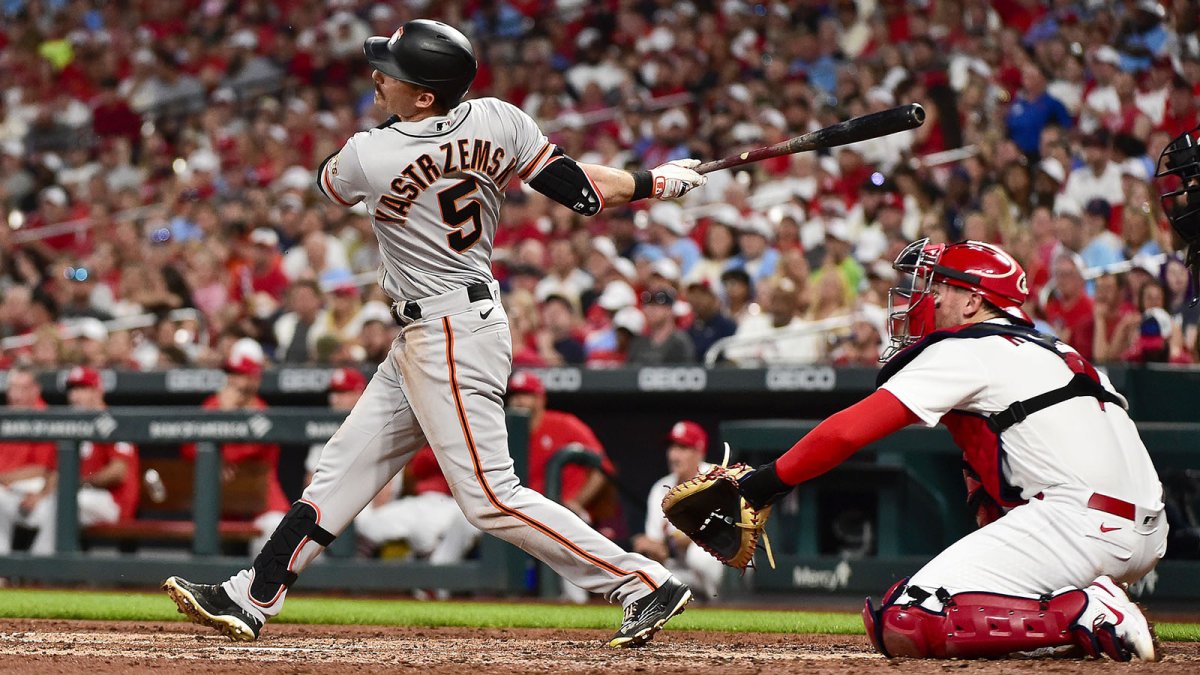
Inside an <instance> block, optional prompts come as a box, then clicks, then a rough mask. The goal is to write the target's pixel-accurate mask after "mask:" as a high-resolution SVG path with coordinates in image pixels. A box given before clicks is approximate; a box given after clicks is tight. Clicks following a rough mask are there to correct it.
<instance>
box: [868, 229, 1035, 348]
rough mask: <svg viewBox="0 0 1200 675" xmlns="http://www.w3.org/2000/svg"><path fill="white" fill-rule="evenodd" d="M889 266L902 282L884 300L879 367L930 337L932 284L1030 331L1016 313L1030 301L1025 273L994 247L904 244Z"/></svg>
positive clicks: (976, 243) (967, 243)
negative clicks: (886, 341)
mask: <svg viewBox="0 0 1200 675" xmlns="http://www.w3.org/2000/svg"><path fill="white" fill-rule="evenodd" d="M892 266H893V267H895V268H896V270H897V271H899V272H900V273H901V278H900V282H899V284H898V285H897V286H896V287H895V288H893V289H892V290H891V292H890V293H889V294H888V328H889V332H890V340H891V344H890V345H889V346H888V349H887V350H885V352H884V354H883V357H882V358H881V360H882V361H886V360H888V359H890V358H891V357H892V356H893V355H894V354H895V353H896V352H898V351H900V350H901V349H903V348H905V347H907V346H908V345H910V344H912V343H914V342H916V341H917V340H920V339H921V338H923V337H925V336H926V335H928V334H929V333H931V332H933V330H934V329H935V325H934V311H933V310H934V301H933V299H932V294H931V292H930V291H931V287H932V286H933V284H934V283H944V284H948V285H950V286H958V287H959V288H965V289H967V290H970V291H973V292H975V293H979V294H980V295H982V296H983V299H984V300H986V301H987V302H988V303H989V304H991V305H993V306H994V307H995V308H996V309H999V310H1000V311H1002V312H1004V313H1005V314H1006V315H1007V316H1008V318H1010V319H1012V320H1013V321H1016V322H1017V323H1021V324H1024V325H1027V326H1032V325H1033V322H1032V321H1030V319H1029V317H1028V316H1027V315H1026V314H1025V312H1024V311H1023V310H1022V309H1021V305H1023V304H1024V303H1025V299H1026V298H1028V297H1029V285H1028V283H1027V281H1026V278H1025V270H1024V269H1022V268H1021V265H1020V263H1018V262H1017V261H1016V259H1014V258H1013V257H1012V256H1011V255H1009V254H1008V253H1006V252H1005V251H1004V250H1003V249H1001V248H1000V247H999V246H995V245H993V244H988V243H984V242H980V241H964V242H960V243H957V244H950V245H946V244H930V243H929V240H928V239H922V240H920V241H916V242H913V243H912V244H909V245H908V246H907V247H906V248H905V249H904V250H903V251H902V252H901V253H900V255H899V256H898V257H897V258H896V262H895V263H893V265H892Z"/></svg>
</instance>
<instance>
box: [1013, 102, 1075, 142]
mask: <svg viewBox="0 0 1200 675" xmlns="http://www.w3.org/2000/svg"><path fill="white" fill-rule="evenodd" d="M1005 121H1006V122H1007V123H1008V137H1009V138H1011V139H1012V140H1013V142H1014V143H1016V144H1017V147H1018V148H1020V149H1021V152H1024V153H1035V152H1037V150H1038V143H1039V141H1041V138H1042V129H1044V128H1045V127H1046V125H1047V124H1050V123H1051V122H1053V123H1055V124H1058V125H1059V126H1060V127H1062V128H1064V129H1070V128H1071V113H1069V112H1067V107H1066V106H1065V105H1063V103H1062V101H1060V100H1058V99H1056V98H1054V97H1053V96H1051V95H1050V94H1047V93H1043V94H1042V95H1041V96H1039V97H1037V98H1035V99H1033V100H1032V101H1030V100H1028V99H1026V98H1024V97H1023V96H1020V95H1018V96H1017V98H1016V100H1014V101H1013V104H1012V107H1011V108H1009V110H1008V116H1007V118H1006V120H1005Z"/></svg>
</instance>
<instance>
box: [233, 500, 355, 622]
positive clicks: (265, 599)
mask: <svg viewBox="0 0 1200 675" xmlns="http://www.w3.org/2000/svg"><path fill="white" fill-rule="evenodd" d="M320 517H321V516H320V512H319V511H317V508H316V507H315V506H313V505H312V504H310V503H308V502H306V501H298V502H296V503H295V504H292V508H291V509H289V510H288V512H287V515H285V516H284V517H283V520H282V521H280V523H279V527H276V528H275V532H274V533H272V534H271V538H270V539H269V540H267V544H266V546H263V550H262V551H260V552H259V554H258V557H256V558H255V559H254V567H253V569H254V581H253V582H251V584H250V599H251V600H253V601H254V602H255V603H257V604H260V605H262V606H264V607H268V606H270V605H273V604H275V601H276V600H278V599H279V596H280V594H282V593H283V590H284V589H285V588H290V587H291V585H292V584H293V583H295V582H296V579H297V577H298V575H297V574H296V572H294V571H293V570H294V569H296V565H297V562H298V561H297V558H298V557H299V556H300V551H301V549H303V548H304V546H305V544H307V543H309V542H313V543H314V544H317V545H318V546H322V547H325V546H329V545H330V544H332V543H333V540H334V539H335V538H336V536H335V535H334V534H332V533H330V532H329V531H328V530H326V529H325V528H323V527H321V526H320V525H319V524H318V521H319V520H320ZM313 555H314V556H315V555H316V554H315V553H313ZM311 557H312V556H309V558H310V559H311ZM301 562H307V560H304V561H301Z"/></svg>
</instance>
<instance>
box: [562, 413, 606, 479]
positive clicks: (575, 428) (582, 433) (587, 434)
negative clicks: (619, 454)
mask: <svg viewBox="0 0 1200 675" xmlns="http://www.w3.org/2000/svg"><path fill="white" fill-rule="evenodd" d="M571 422H572V423H571V432H572V434H573V435H574V436H575V438H573V439H571V440H572V441H576V442H578V443H580V444H582V445H583V447H584V448H586V449H587V450H588V452H590V453H592V454H593V455H599V456H600V460H601V461H600V466H601V467H602V468H603V469H604V471H606V472H608V473H616V472H617V468H616V467H615V466H613V463H612V461H610V460H609V459H608V453H606V452H604V444H603V443H601V442H600V439H599V438H596V434H595V432H593V431H592V428H591V427H589V426H588V425H587V423H586V422H584V421H583V420H581V419H579V418H578V417H572V418H571Z"/></svg>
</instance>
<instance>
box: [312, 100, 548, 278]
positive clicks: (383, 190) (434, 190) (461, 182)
mask: <svg viewBox="0 0 1200 675" xmlns="http://www.w3.org/2000/svg"><path fill="white" fill-rule="evenodd" d="M553 150H554V146H553V144H552V143H550V142H549V141H547V140H546V136H545V135H544V134H543V133H542V132H541V130H540V129H538V127H537V124H536V123H535V122H534V121H533V119H532V118H530V117H529V115H527V114H525V113H524V112H523V111H522V110H521V109H520V108H517V107H516V106H514V105H511V104H509V103H505V102H504V101H501V100H499V99H495V98H480V99H473V100H470V101H466V102H464V103H463V104H461V105H459V106H457V107H455V108H454V109H453V110H451V111H450V112H449V113H448V114H446V115H444V116H440V117H430V118H426V119H423V120H420V121H417V122H396V123H394V124H391V125H388V126H386V127H384V128H382V129H371V130H369V131H362V132H359V133H357V134H355V135H354V136H352V137H351V138H350V140H349V141H347V142H346V145H345V146H343V147H342V149H341V151H340V152H338V154H337V155H336V156H335V157H333V158H332V159H330V160H329V161H328V162H326V163H325V165H324V166H323V167H322V170H321V174H320V176H319V177H318V185H319V186H320V188H321V191H322V192H324V193H325V196H327V197H328V198H329V199H331V200H333V201H335V202H337V203H339V204H342V205H345V206H350V205H352V204H355V203H357V202H359V201H362V202H363V203H364V205H365V206H366V207H367V211H368V212H369V213H370V216H371V222H372V224H373V226H374V228H375V235H376V238H377V239H378V240H379V249H380V252H381V253H382V254H383V255H382V257H383V262H382V264H381V268H380V285H381V286H382V287H383V290H384V291H386V292H387V294H388V295H390V296H391V297H392V298H393V299H395V300H415V299H419V298H424V297H428V296H431V295H439V294H441V293H445V292H447V291H451V290H454V289H456V288H464V287H466V286H470V285H472V284H477V283H488V282H490V281H491V280H492V271H491V262H490V260H491V255H492V241H493V238H494V237H495V234H496V223H497V221H498V220H499V218H500V205H501V203H502V202H503V199H504V191H505V190H506V189H507V188H508V185H509V183H510V181H511V180H512V178H513V177H514V176H517V177H519V178H520V179H521V180H524V181H529V180H531V179H532V178H533V177H534V176H536V175H537V174H538V173H540V172H541V170H542V169H543V168H545V166H546V165H547V164H549V163H550V161H551V160H552V157H551V156H552V154H553Z"/></svg>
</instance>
